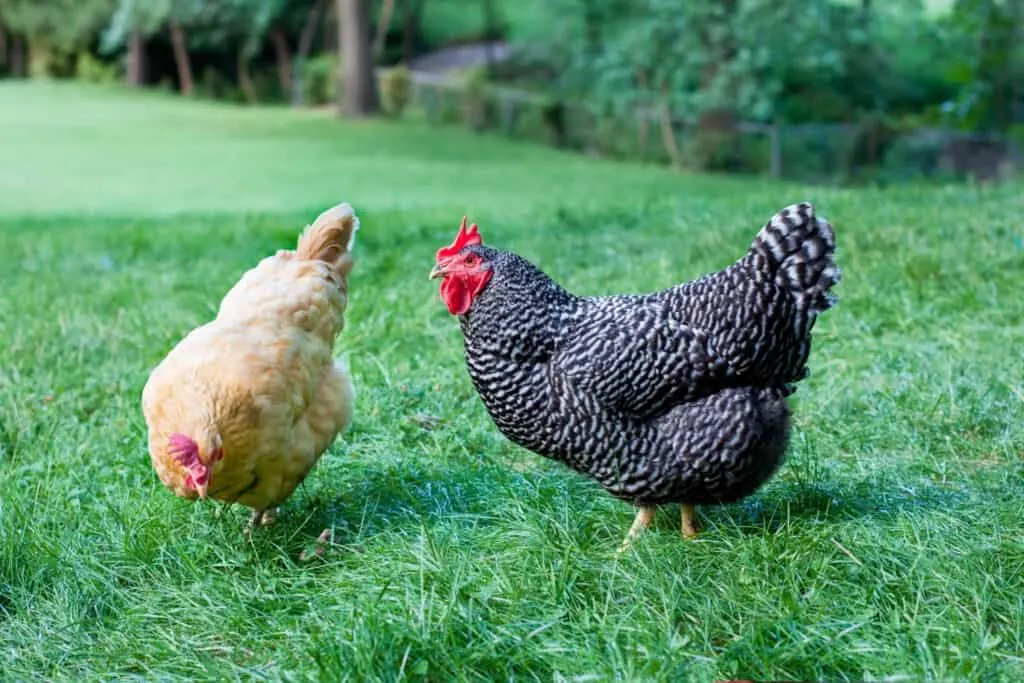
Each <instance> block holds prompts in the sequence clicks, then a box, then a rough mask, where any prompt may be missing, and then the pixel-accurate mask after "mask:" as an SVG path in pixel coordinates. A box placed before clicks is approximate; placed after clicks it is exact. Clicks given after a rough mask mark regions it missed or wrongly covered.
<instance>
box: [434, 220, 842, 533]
mask: <svg viewBox="0 0 1024 683" xmlns="http://www.w3.org/2000/svg"><path fill="white" fill-rule="evenodd" d="M834 252H835V233H834V232H833V229H832V226H831V225H830V224H829V223H828V221H826V220H825V219H823V218H821V217H817V216H815V213H814V208H813V207H812V206H811V205H810V204H808V203H803V204H797V205H793V206H789V207H787V208H785V209H783V210H782V211H780V212H779V213H778V214H776V215H775V216H774V217H773V218H772V219H771V220H770V221H769V222H768V223H767V224H766V225H765V226H764V228H763V229H762V230H761V231H760V232H759V233H758V235H757V237H756V238H755V239H754V242H753V245H752V246H751V247H750V250H749V251H748V252H747V253H746V255H745V256H743V258H741V259H739V260H738V261H736V262H735V263H733V264H732V265H730V266H728V267H727V268H725V269H724V270H721V271H718V272H716V273H712V274H710V275H706V276H704V277H702V278H700V279H698V280H695V281H692V282H687V283H684V284H681V285H677V286H675V287H672V288H670V289H666V290H664V291H661V292H657V293H654V294H648V295H621V296H598V297H579V296H575V295H573V294H571V293H569V292H567V291H566V290H565V289H563V288H562V287H560V286H559V285H558V284H556V283H555V282H554V281H552V280H551V279H550V278H549V277H548V276H547V275H545V274H544V273H542V272H541V271H540V270H539V269H538V268H536V267H535V266H533V265H532V264H531V263H529V262H528V261H526V260H525V259H523V258H522V257H520V256H518V255H516V254H514V253H510V252H506V251H499V250H497V249H493V248H491V247H487V246H484V245H483V243H482V239H481V237H480V233H479V229H478V228H477V226H476V225H475V224H474V225H472V226H470V227H469V229H467V228H466V221H465V219H463V222H462V226H461V228H460V229H459V233H458V236H457V237H456V239H455V242H454V243H453V244H452V245H451V246H449V247H445V248H442V249H439V250H438V252H437V259H436V264H435V266H434V269H433V270H432V271H431V273H430V276H431V278H435V277H441V278H443V280H442V283H441V298H442V299H443V300H444V302H445V303H446V304H447V306H448V310H449V312H450V313H451V314H452V315H456V316H458V317H459V322H460V325H461V328H462V333H463V336H464V339H465V351H466V364H467V366H468V369H469V374H470V377H471V378H472V381H473V384H474V385H475V387H476V390H477V391H478V392H479V394H480V397H481V399H482V400H483V403H484V405H485V406H486V408H487V411H488V412H489V413H490V415H491V417H492V419H493V420H494V422H495V424H496V425H497V427H498V429H499V430H501V432H502V433H503V434H504V435H505V436H506V437H508V438H509V439H510V440H512V441H514V442H515V443H517V444H519V445H521V446H523V447H524V448H527V449H529V450H531V451H534V452H536V453H539V454H540V455H543V456H546V457H548V458H553V459H556V460H559V461H562V462H564V463H565V464H567V465H569V466H570V467H572V468H573V469H575V470H577V471H579V472H581V473H583V474H586V475H589V476H590V477H593V478H594V479H596V480H597V481H598V482H599V483H600V484H601V485H602V486H603V487H604V488H605V489H606V490H607V491H608V492H609V493H611V494H612V495H614V496H616V497H618V498H620V499H623V500H626V501H629V502H631V503H634V504H635V505H637V506H638V507H639V510H638V512H637V515H636V519H635V520H634V522H633V525H632V527H631V528H630V530H629V533H628V534H627V536H626V539H625V541H624V543H623V548H625V547H627V546H628V545H629V542H630V539H631V538H633V537H635V536H636V534H638V533H639V532H640V531H641V530H643V529H644V528H645V527H647V526H648V525H649V524H650V522H651V520H652V519H653V516H654V510H655V507H656V506H658V505H662V504H668V503H682V504H683V507H682V531H683V534H684V535H686V536H693V535H695V534H696V533H697V529H698V526H697V517H696V513H695V510H694V505H713V504H721V503H729V502H734V501H737V500H739V499H741V498H743V497H745V496H747V495H749V494H751V493H753V492H754V491H755V490H756V489H757V488H758V487H760V486H761V485H762V484H763V483H764V482H765V481H766V480H767V479H768V478H769V477H771V475H772V474H773V473H774V472H775V471H776V470H777V469H778V467H779V466H780V465H781V463H782V461H783V458H784V455H785V451H786V446H787V442H788V437H789V408H788V406H787V402H786V397H787V396H788V395H789V394H791V393H792V392H793V391H794V386H793V385H794V384H795V383H796V382H797V381H799V380H800V379H802V378H803V377H804V376H805V375H806V374H807V369H806V363H807V358H808V354H809V353H810V349H811V337H810V333H811V329H812V328H813V327H814V322H815V319H816V317H817V316H818V314H819V313H821V312H822V311H824V310H826V309H828V308H829V307H831V306H832V305H833V303H834V301H835V297H834V295H833V294H832V293H831V292H830V290H831V289H832V287H833V285H835V284H836V283H837V282H838V281H839V277H840V272H839V269H838V267H837V266H836V263H835V260H834Z"/></svg>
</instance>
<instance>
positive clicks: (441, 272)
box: [430, 263, 448, 280]
mask: <svg viewBox="0 0 1024 683" xmlns="http://www.w3.org/2000/svg"><path fill="white" fill-rule="evenodd" d="M447 274H448V271H446V270H445V269H444V264H443V263H437V264H435V265H434V267H433V268H431V269H430V279H431V280H433V279H435V278H439V277H444V276H445V275H447Z"/></svg>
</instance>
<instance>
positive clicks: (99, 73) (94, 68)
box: [75, 52, 120, 83]
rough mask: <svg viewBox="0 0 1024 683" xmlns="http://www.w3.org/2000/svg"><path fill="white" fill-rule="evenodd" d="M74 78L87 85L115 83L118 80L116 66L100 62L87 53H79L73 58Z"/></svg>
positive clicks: (118, 74) (118, 75)
mask: <svg viewBox="0 0 1024 683" xmlns="http://www.w3.org/2000/svg"><path fill="white" fill-rule="evenodd" d="M75 76H77V77H78V78H79V79H81V80H83V81H85V82H87V83H115V82H117V81H118V80H119V79H120V69H119V68H118V66H117V65H116V64H109V63H107V62H103V61H100V60H99V59H96V58H95V57H93V56H92V54H90V53H89V52H79V53H78V55H77V56H76V58H75Z"/></svg>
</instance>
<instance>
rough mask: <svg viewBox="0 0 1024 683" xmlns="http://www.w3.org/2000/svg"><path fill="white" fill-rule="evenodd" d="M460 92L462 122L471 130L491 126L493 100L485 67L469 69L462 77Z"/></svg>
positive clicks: (493, 112) (492, 120)
mask: <svg viewBox="0 0 1024 683" xmlns="http://www.w3.org/2000/svg"><path fill="white" fill-rule="evenodd" d="M464 78H465V81H464V88H463V90H462V120H463V122H464V123H465V124H466V125H468V126H469V127H470V128H472V129H473V130H477V131H479V130H484V129H485V128H487V127H489V126H491V125H493V122H494V115H495V111H494V110H495V105H494V99H493V97H492V96H491V93H490V89H489V85H488V84H489V80H490V79H489V77H488V74H487V69H486V68H485V67H475V68H473V69H470V70H469V71H468V72H467V73H466V74H465V76H464Z"/></svg>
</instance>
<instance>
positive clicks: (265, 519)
mask: <svg viewBox="0 0 1024 683" xmlns="http://www.w3.org/2000/svg"><path fill="white" fill-rule="evenodd" d="M276 521H277V508H267V509H266V510H253V511H252V516H251V517H249V523H248V524H246V525H245V533H246V534H249V533H252V530H253V529H255V528H256V527H258V526H270V525H271V524H273V523H274V522H276Z"/></svg>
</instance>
